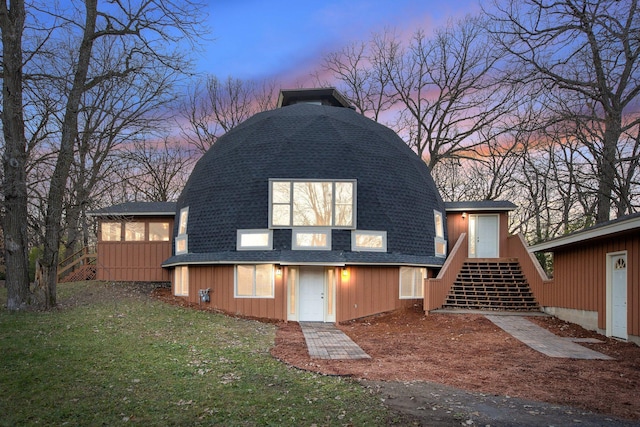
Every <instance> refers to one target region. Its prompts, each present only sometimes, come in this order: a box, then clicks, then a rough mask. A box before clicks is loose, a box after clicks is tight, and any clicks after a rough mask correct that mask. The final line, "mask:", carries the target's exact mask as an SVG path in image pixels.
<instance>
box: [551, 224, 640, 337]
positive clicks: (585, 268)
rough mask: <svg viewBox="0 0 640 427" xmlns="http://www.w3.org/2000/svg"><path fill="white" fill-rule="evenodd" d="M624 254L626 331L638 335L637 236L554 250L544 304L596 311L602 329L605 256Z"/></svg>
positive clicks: (639, 259)
mask: <svg viewBox="0 0 640 427" xmlns="http://www.w3.org/2000/svg"><path fill="white" fill-rule="evenodd" d="M621 251H627V328H628V333H629V335H635V336H640V236H638V235H626V236H619V237H612V238H608V239H602V240H597V241H590V242H588V243H584V244H580V245H575V246H572V247H570V248H563V249H558V250H556V251H554V261H553V263H554V279H553V284H552V285H550V286H548V287H547V289H548V293H547V294H546V295H545V298H544V303H543V304H544V305H548V306H554V307H561V308H570V309H577V310H589V311H597V312H598V328H600V329H606V319H607V316H606V314H607V307H606V303H607V295H606V292H607V253H612V252H621Z"/></svg>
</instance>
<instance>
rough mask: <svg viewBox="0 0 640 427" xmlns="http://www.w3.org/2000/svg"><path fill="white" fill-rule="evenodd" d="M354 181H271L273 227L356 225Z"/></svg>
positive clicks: (342, 226) (350, 226) (271, 219)
mask: <svg viewBox="0 0 640 427" xmlns="http://www.w3.org/2000/svg"><path fill="white" fill-rule="evenodd" d="M355 187H356V183H355V181H285V180H272V181H270V223H271V226H272V227H338V228H355V217H356V215H355V206H356V197H355V195H356V188H355Z"/></svg>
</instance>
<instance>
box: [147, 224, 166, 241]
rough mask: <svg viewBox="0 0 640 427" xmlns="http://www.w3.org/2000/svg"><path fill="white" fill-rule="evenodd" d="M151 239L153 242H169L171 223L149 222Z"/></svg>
mask: <svg viewBox="0 0 640 427" xmlns="http://www.w3.org/2000/svg"><path fill="white" fill-rule="evenodd" d="M149 240H150V241H152V242H168V241H169V223H168V222H150V223H149Z"/></svg>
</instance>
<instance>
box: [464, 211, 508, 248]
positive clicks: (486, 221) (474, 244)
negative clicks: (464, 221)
mask: <svg viewBox="0 0 640 427" xmlns="http://www.w3.org/2000/svg"><path fill="white" fill-rule="evenodd" d="M499 223H500V217H499V216H498V215H469V257H470V258H498V254H499V253H500V252H499V248H498V241H499V239H498V237H499V230H500V228H499Z"/></svg>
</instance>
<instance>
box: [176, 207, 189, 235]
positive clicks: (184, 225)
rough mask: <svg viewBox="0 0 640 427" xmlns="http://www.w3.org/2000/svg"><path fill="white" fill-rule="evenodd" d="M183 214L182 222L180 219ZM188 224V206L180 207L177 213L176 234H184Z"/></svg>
mask: <svg viewBox="0 0 640 427" xmlns="http://www.w3.org/2000/svg"><path fill="white" fill-rule="evenodd" d="M183 214H184V215H185V217H184V223H183V221H182V219H183V218H182V215H183ZM188 225H189V206H187V207H184V208H182V209H180V214H179V215H178V235H186V234H187V226H188Z"/></svg>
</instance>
